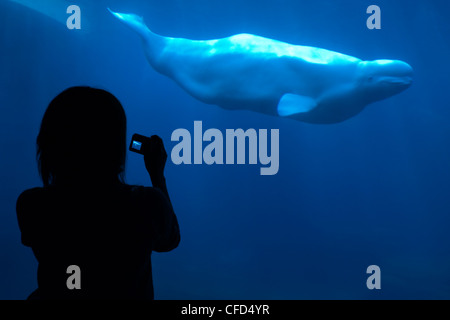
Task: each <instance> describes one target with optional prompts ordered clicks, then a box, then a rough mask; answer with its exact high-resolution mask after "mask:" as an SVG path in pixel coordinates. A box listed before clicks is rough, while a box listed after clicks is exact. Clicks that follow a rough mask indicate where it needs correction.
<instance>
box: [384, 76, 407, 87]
mask: <svg viewBox="0 0 450 320" xmlns="http://www.w3.org/2000/svg"><path fill="white" fill-rule="evenodd" d="M379 81H380V82H382V83H386V84H390V85H394V86H410V85H411V84H412V77H411V76H404V77H392V76H385V77H380V79H379Z"/></svg>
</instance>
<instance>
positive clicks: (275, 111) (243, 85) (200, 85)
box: [110, 10, 413, 124]
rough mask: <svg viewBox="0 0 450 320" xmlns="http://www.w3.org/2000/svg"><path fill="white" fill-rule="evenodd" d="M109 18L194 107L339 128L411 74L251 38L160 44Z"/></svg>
mask: <svg viewBox="0 0 450 320" xmlns="http://www.w3.org/2000/svg"><path fill="white" fill-rule="evenodd" d="M110 11H111V10H110ZM111 13H112V14H113V15H114V16H115V17H116V18H118V19H119V20H121V21H122V22H124V23H125V24H126V25H128V26H129V27H130V28H131V29H133V30H134V31H136V32H137V33H138V34H139V35H140V37H141V38H142V40H143V45H144V51H145V54H146V57H147V60H148V62H149V63H150V65H151V66H152V67H153V68H154V69H155V70H156V71H157V72H159V73H161V74H163V75H166V76H168V77H170V78H172V79H173V80H174V81H176V82H177V83H178V84H179V85H180V86H181V87H182V88H183V89H184V90H186V91H187V92H188V93H189V94H190V95H192V96H193V97H195V98H196V99H198V100H200V101H202V102H204V103H207V104H214V105H217V106H220V107H222V108H225V109H245V110H251V111H256V112H260V113H264V114H268V115H272V116H279V117H286V118H292V119H295V120H298V121H303V122H308V123H322V124H327V123H338V122H342V121H344V120H347V119H349V118H351V117H353V116H355V115H357V114H358V113H360V112H361V111H362V110H363V109H364V108H365V107H366V106H367V105H368V104H370V103H372V102H375V101H379V100H382V99H385V98H388V97H390V96H393V95H395V94H398V93H400V92H401V91H403V90H405V89H406V88H408V87H409V86H410V85H411V82H412V72H413V70H412V68H411V66H409V65H408V64H407V63H405V62H403V61H399V60H374V61H362V60H360V59H358V58H355V57H351V56H348V55H344V54H341V53H338V52H333V51H329V50H325V49H320V48H315V47H308V46H299V45H292V44H288V43H284V42H281V41H277V40H272V39H268V38H264V37H260V36H256V35H251V34H238V35H234V36H231V37H227V38H222V39H217V40H189V39H183V38H170V37H162V36H160V35H157V34H155V33H153V32H151V31H150V29H149V28H148V27H147V26H146V25H145V23H144V21H143V19H142V18H141V17H139V16H137V15H134V14H124V13H117V12H113V11H111Z"/></svg>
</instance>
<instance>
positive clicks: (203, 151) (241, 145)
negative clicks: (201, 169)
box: [171, 121, 280, 175]
mask: <svg viewBox="0 0 450 320" xmlns="http://www.w3.org/2000/svg"><path fill="white" fill-rule="evenodd" d="M193 131H194V133H193V134H192V135H191V132H190V131H189V130H187V129H183V128H180V129H176V130H175V131H173V133H172V136H171V141H176V142H178V143H177V144H176V145H175V146H174V147H173V149H172V152H171V159H172V162H173V163H174V164H176V165H180V164H203V163H205V164H208V165H212V164H219V165H221V164H235V163H236V164H246V163H247V161H246V160H247V158H248V164H258V161H259V163H260V164H261V165H262V166H263V167H261V169H260V174H261V175H275V174H277V173H278V169H279V151H280V147H279V138H280V132H279V129H271V130H270V153H269V152H268V151H269V136H268V135H269V132H268V130H267V129H259V130H255V129H252V128H250V129H247V130H246V131H244V130H243V129H226V130H225V135H224V134H223V133H222V131H220V130H219V129H215V128H211V129H208V130H206V131H205V132H203V123H202V121H194V130H193ZM224 140H225V147H224ZM205 142H206V144H204V143H205ZM235 160H236V161H235Z"/></svg>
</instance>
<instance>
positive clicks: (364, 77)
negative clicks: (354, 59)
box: [358, 60, 413, 102]
mask: <svg viewBox="0 0 450 320" xmlns="http://www.w3.org/2000/svg"><path fill="white" fill-rule="evenodd" d="M358 69H359V88H360V89H361V93H362V94H363V95H364V96H365V97H367V98H368V99H369V100H370V102H373V101H378V100H381V99H385V98H388V97H391V96H393V95H395V94H398V93H400V92H402V91H403V90H405V89H407V88H408V87H409V86H410V85H411V83H412V76H413V69H412V68H411V66H410V65H409V64H407V63H406V62H403V61H400V60H374V61H362V62H360V63H359V65H358Z"/></svg>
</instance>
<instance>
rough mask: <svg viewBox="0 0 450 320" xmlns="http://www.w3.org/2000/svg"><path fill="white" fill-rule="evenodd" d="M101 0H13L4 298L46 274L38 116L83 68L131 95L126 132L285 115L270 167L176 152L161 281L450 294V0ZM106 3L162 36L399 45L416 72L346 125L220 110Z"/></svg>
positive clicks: (206, 293) (372, 294)
mask: <svg viewBox="0 0 450 320" xmlns="http://www.w3.org/2000/svg"><path fill="white" fill-rule="evenodd" d="M89 2H91V4H89ZM89 2H88V1H82V0H80V1H78V2H77V1H74V2H70V3H69V2H68V3H67V5H69V4H79V5H80V7H81V11H82V19H83V20H82V30H68V29H67V28H66V27H65V26H64V25H62V24H59V23H57V22H55V21H54V20H51V19H49V18H48V17H46V16H44V15H41V14H38V13H36V12H35V11H32V10H29V9H26V8H24V7H22V6H20V5H18V4H15V3H10V2H8V1H2V2H1V3H0V150H1V151H0V152H1V153H0V298H1V299H23V298H25V297H26V296H27V295H28V294H29V293H30V292H31V291H32V290H33V289H34V288H35V287H36V266H37V265H36V262H35V259H34V256H33V254H32V252H31V250H30V249H29V248H26V247H24V246H22V245H21V243H20V232H19V229H18V226H17V221H16V215H15V202H16V199H17V196H18V195H19V194H20V193H21V192H22V191H23V190H24V189H26V188H30V187H33V186H37V185H41V182H40V180H39V176H38V173H37V166H36V163H35V151H36V147H35V138H36V136H37V133H38V130H39V125H40V121H41V118H42V115H43V113H44V111H45V109H46V107H47V105H48V103H49V102H50V100H51V99H52V98H53V97H54V96H56V95H57V94H58V93H59V92H61V91H62V90H63V89H65V88H67V87H69V86H72V85H90V86H95V87H101V88H105V89H107V90H109V91H111V92H112V93H113V94H114V95H116V96H117V97H118V98H119V100H120V101H121V102H122V103H123V105H124V107H125V109H126V113H127V117H128V134H129V136H131V134H132V133H134V132H139V133H142V134H147V135H151V134H154V133H157V134H159V135H160V136H161V137H162V138H163V139H164V141H165V143H166V148H167V149H168V152H169V153H170V150H171V149H172V147H173V145H174V143H172V142H171V141H170V135H171V133H172V131H173V130H175V129H177V128H187V129H188V130H191V131H192V130H193V122H194V121H195V120H202V121H203V127H204V129H207V128H218V129H220V130H223V132H224V130H225V129H228V128H230V129H235V128H243V129H248V128H256V129H279V130H280V170H279V173H278V174H277V175H275V176H260V175H259V165H244V166H238V165H234V166H231V165H221V166H220V165H213V166H207V165H196V166H195V165H191V166H187V165H181V166H175V165H173V164H172V163H171V162H170V161H169V163H168V164H167V167H166V168H167V169H166V172H167V182H168V187H169V191H170V193H171V196H172V201H173V205H174V207H175V210H176V213H177V215H178V218H179V222H180V226H181V232H182V242H181V244H180V246H179V248H177V249H176V250H175V251H173V252H171V253H165V254H154V258H153V261H154V282H155V297H156V298H157V299H305V298H307V299H380V298H382V299H418V298H420V299H431V298H438V299H448V298H450V275H449V274H448V270H450V252H449V245H450V233H449V232H448V229H449V225H450V217H449V213H450V210H449V209H450V197H449V195H450V185H449V179H450V161H449V160H450V151H449V139H450V125H449V124H450V111H449V103H448V91H449V88H450V87H449V84H450V81H449V79H448V75H449V74H450V64H449V63H448V58H449V57H450V41H449V40H448V35H449V34H450V30H449V29H450V28H449V26H450V23H449V22H448V20H447V16H448V9H450V5H449V4H448V3H447V2H446V1H406V0H397V1H387V0H384V1H381V0H378V1H375V2H374V1H350V0H346V1H344V0H341V1H331V0H330V1H325V0H320V1H297V0H291V1H267V0H266V1H262V0H257V1H256V0H251V1H250V0H245V1H244V0H228V1H211V0H196V1H176V0H166V1H156V0H155V1H145V2H144V1H137V0H127V1H118V0H116V1H106V0H104V1H95V5H94V4H92V1H89ZM371 4H377V5H378V6H380V8H381V10H382V29H381V30H368V29H367V28H366V19H367V17H368V15H367V14H366V8H367V7H368V6H369V5H371ZM108 6H109V7H111V8H112V9H113V10H116V11H119V12H134V13H137V14H139V15H142V16H144V18H145V20H146V22H147V24H148V26H149V27H150V28H151V29H152V30H153V31H154V32H156V33H159V34H162V35H166V36H174V37H185V38H191V39H210V38H220V37H224V36H229V35H232V34H236V33H243V32H245V33H253V34H258V35H261V36H266V37H269V38H274V39H277V40H282V41H286V42H290V43H294V44H301V45H309V46H317V47H321V48H325V49H329V50H334V51H338V52H341V53H345V54H348V55H352V56H355V57H358V58H361V59H363V60H371V59H381V58H386V59H400V60H404V61H406V62H408V63H409V64H411V66H412V67H413V68H414V71H415V76H414V83H413V85H412V87H411V88H409V89H408V90H407V91H405V92H403V93H401V94H400V95H397V96H394V97H392V98H390V99H388V100H384V101H381V102H378V103H374V104H372V105H370V106H369V107H367V109H365V110H364V111H363V112H362V113H361V114H360V115H358V116H357V117H355V118H353V119H350V120H348V121H346V122H344V123H341V124H336V125H310V124H305V123H301V122H296V121H294V120H290V119H281V118H276V117H269V116H265V115H260V114H256V113H251V112H247V111H227V110H223V109H220V108H218V107H216V106H211V105H206V104H203V103H201V102H198V101H196V100H195V99H193V98H192V97H190V96H189V95H188V94H187V93H185V92H184V91H183V90H182V89H181V88H179V87H178V86H177V85H176V84H175V83H174V82H173V81H172V80H170V79H168V78H165V77H163V76H161V75H160V74H158V73H156V72H155V71H154V70H153V69H152V68H151V67H150V66H149V64H148V63H147V61H146V59H145V57H144V53H143V50H142V46H141V43H140V40H139V38H138V36H137V35H136V34H134V33H133V32H132V31H130V30H129V29H127V28H126V27H124V26H123V25H122V24H121V23H120V22H119V21H117V20H116V19H114V18H113V17H112V16H111V15H110V14H109V13H108V12H107V10H106V7H108ZM446 14H447V16H446ZM62 15H66V13H65V12H62ZM83 21H84V22H83ZM83 26H86V27H84V28H83ZM87 26H88V27H87ZM126 177H127V182H128V183H131V184H149V183H150V182H149V179H148V177H147V174H146V172H145V168H144V165H143V161H142V158H141V157H140V156H139V155H135V154H129V155H128V158H127V175H126ZM73 219H76V217H73ZM118 236H120V232H118ZM371 264H376V265H378V266H380V268H381V287H382V289H381V290H373V291H371V290H368V289H367V287H366V279H367V276H368V275H367V274H366V273H365V271H366V268H367V267H368V266H369V265H371Z"/></svg>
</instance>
